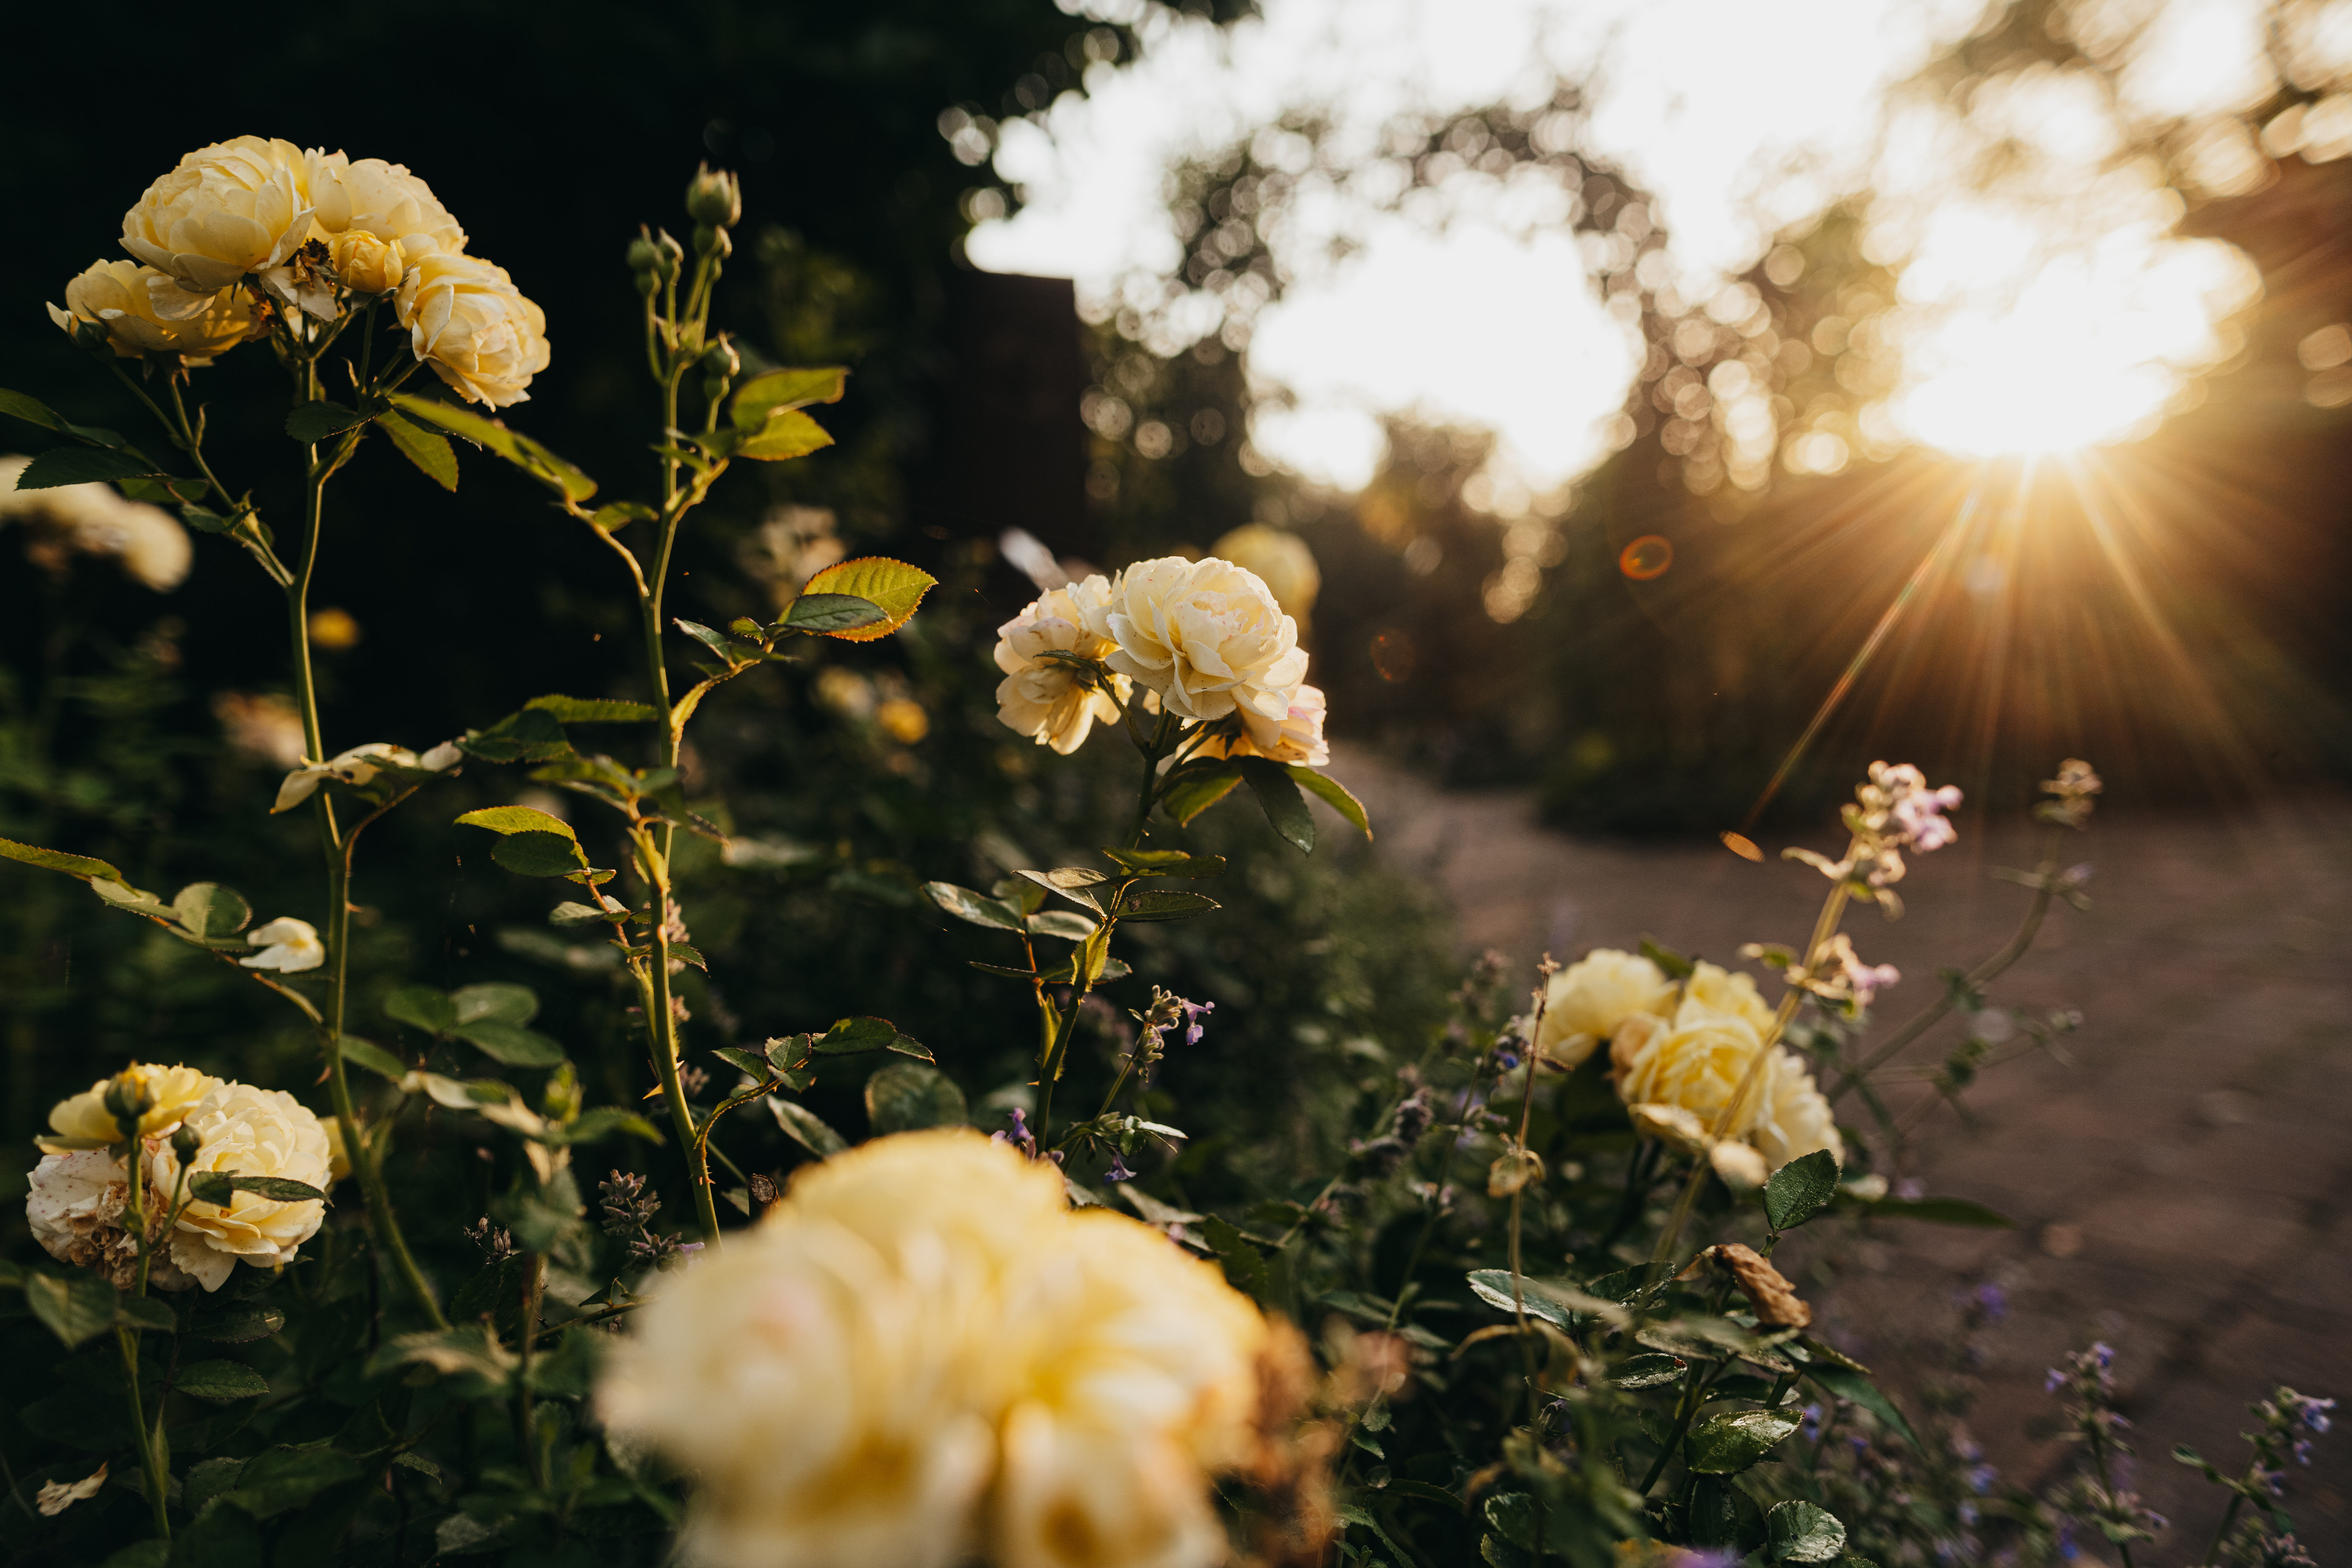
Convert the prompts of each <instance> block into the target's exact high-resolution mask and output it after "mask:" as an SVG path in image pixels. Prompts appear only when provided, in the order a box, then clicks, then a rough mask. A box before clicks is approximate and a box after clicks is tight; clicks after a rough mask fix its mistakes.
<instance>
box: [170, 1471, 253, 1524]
mask: <svg viewBox="0 0 2352 1568" xmlns="http://www.w3.org/2000/svg"><path fill="white" fill-rule="evenodd" d="M244 1468H245V1461H244V1460H243V1459H206V1460H204V1461H203V1462H202V1463H200V1464H198V1465H197V1466H195V1468H193V1469H191V1470H190V1471H189V1472H188V1478H187V1479H186V1481H185V1482H184V1483H183V1484H182V1487H181V1491H180V1501H181V1502H182V1504H184V1506H185V1507H186V1509H187V1510H188V1511H189V1512H190V1513H191V1514H198V1513H202V1512H204V1511H205V1504H206V1503H208V1502H210V1501H212V1500H213V1499H215V1498H216V1497H218V1496H220V1495H221V1493H223V1492H225V1491H227V1490H228V1489H230V1488H232V1487H234V1486H236V1478H237V1475H238V1472H240V1471H242V1470H243V1469H244Z"/></svg>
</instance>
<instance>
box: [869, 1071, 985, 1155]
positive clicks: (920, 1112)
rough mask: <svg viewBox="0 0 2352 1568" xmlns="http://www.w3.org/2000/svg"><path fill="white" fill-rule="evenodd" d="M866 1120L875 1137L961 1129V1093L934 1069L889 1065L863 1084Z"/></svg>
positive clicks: (963, 1114) (964, 1117) (965, 1117)
mask: <svg viewBox="0 0 2352 1568" xmlns="http://www.w3.org/2000/svg"><path fill="white" fill-rule="evenodd" d="M866 1121H868V1122H870V1123H871V1124H872V1126H873V1128H874V1132H875V1135H876V1136H877V1137H879V1136H881V1135H883V1134H885V1133H890V1132H910V1131H914V1130H915V1129H917V1128H919V1127H961V1126H963V1125H964V1124H965V1123H966V1122H968V1121H971V1117H970V1115H969V1114H968V1113H967V1112H966V1111H965V1109H964V1100H963V1090H961V1089H958V1088H957V1087H956V1086H955V1080H954V1079H950V1078H949V1077H948V1076H947V1075H946V1074H945V1073H943V1072H940V1070H939V1069H937V1068H927V1067H920V1066H918V1065H917V1064H916V1063H913V1062H892V1063H891V1064H890V1065H889V1066H888V1067H886V1068H883V1069H882V1070H881V1071H880V1072H877V1073H876V1074H875V1075H874V1076H873V1077H872V1078H870V1079H866Z"/></svg>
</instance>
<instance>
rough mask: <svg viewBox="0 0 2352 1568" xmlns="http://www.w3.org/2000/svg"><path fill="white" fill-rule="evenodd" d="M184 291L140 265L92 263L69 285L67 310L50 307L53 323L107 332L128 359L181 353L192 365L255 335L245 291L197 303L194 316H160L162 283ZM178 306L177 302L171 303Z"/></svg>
mask: <svg viewBox="0 0 2352 1568" xmlns="http://www.w3.org/2000/svg"><path fill="white" fill-rule="evenodd" d="M159 284H160V285H161V286H162V287H163V288H164V289H168V290H170V293H169V294H167V295H166V298H167V299H172V296H173V295H176V294H177V293H178V292H179V291H180V290H179V289H178V285H177V284H175V283H173V280H172V279H171V278H170V277H169V276H167V275H166V274H164V273H162V272H158V271H156V270H155V269H154V268H152V267H142V266H140V265H139V264H138V263H137V262H135V261H93V262H91V263H90V264H89V267H88V268H84V269H83V271H82V272H81V273H80V274H79V276H77V277H76V278H75V279H73V280H72V281H71V282H69V283H68V284H67V285H66V302H65V308H64V309H63V310H59V309H58V307H57V306H55V305H51V306H50V307H49V320H51V321H55V322H56V323H57V324H58V326H60V327H62V328H64V329H65V330H66V331H68V332H70V331H73V330H74V326H75V324H76V323H77V322H79V321H96V322H98V323H99V324H100V325H101V326H103V327H104V328H105V329H106V335H107V338H108V340H109V346H110V347H111V348H112V349H113V350H114V352H115V353H116V354H117V355H118V356H119V357H121V358H123V359H137V358H139V357H140V356H141V355H142V354H182V355H184V356H185V357H186V359H187V362H188V363H190V364H192V365H204V364H210V363H212V362H213V361H214V359H215V357H217V356H219V355H221V354H224V353H227V352H228V351H229V350H231V349H233V348H235V347H236V345H237V344H239V343H241V342H245V341H246V339H247V338H249V337H251V336H252V335H253V305H252V302H251V301H249V300H247V299H246V297H245V292H244V290H243V289H235V288H229V289H221V290H220V291H219V292H218V293H215V294H213V295H211V296H209V297H205V296H200V295H190V296H189V298H190V299H193V300H197V301H198V304H197V308H196V310H194V313H192V314H189V315H186V316H182V317H176V318H166V317H164V316H163V315H160V314H158V313H157V310H156V305H155V290H156V288H157V287H158V285H159ZM172 302H173V305H174V306H175V307H176V305H177V303H178V301H177V300H176V299H172Z"/></svg>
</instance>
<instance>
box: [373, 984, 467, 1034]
mask: <svg viewBox="0 0 2352 1568" xmlns="http://www.w3.org/2000/svg"><path fill="white" fill-rule="evenodd" d="M383 1016H385V1017H387V1018H390V1019H392V1020H393V1021H394V1022H395V1023H401V1024H407V1025H410V1026H413V1027H415V1028H419V1029H422V1030H424V1031H425V1033H426V1034H428V1035H445V1034H447V1033H448V1032H449V1029H450V1027H451V1026H454V1025H455V1024H456V1023H457V1004H456V1003H454V1002H452V1001H450V1000H449V998H448V997H446V996H445V995H443V994H441V993H440V992H438V991H436V990H435V989H433V987H431V986H430V985H404V986H402V987H401V988H400V989H399V990H397V991H395V992H394V993H393V994H391V995H389V996H387V997H385V998H384V999H383Z"/></svg>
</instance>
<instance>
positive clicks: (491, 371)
mask: <svg viewBox="0 0 2352 1568" xmlns="http://www.w3.org/2000/svg"><path fill="white" fill-rule="evenodd" d="M394 309H395V310H397V311H398V312H399V316H400V324H401V325H402V326H404V327H405V328H407V329H408V333H409V342H410V347H411V348H412V349H413V350H414V351H415V354H416V357H417V358H418V359H420V360H422V361H424V362H425V363H427V364H429V365H431V366H432V367H433V372H434V374H436V375H438V376H439V377H440V378H441V379H442V380H443V381H446V382H447V383H448V384H450V386H451V387H453V388H454V389H456V391H457V395H458V396H460V397H462V398H464V399H465V400H466V401H467V402H468V403H486V404H488V405H489V406H491V407H492V408H505V407H507V406H509V405H512V404H517V403H521V402H524V401H525V400H527V399H528V398H529V397H530V392H529V391H528V390H526V389H527V388H528V387H529V386H530V378H531V377H532V376H534V375H536V374H539V373H540V372H541V371H542V370H545V369H546V368H547V364H548V357H549V351H548V346H547V313H546V312H545V311H543V310H541V309H540V308H539V307H538V306H537V305H535V304H533V303H531V301H530V300H527V299H525V298H523V295H522V291H521V290H520V289H517V288H516V287H515V286H514V279H511V278H509V277H508V276H507V273H506V268H503V267H494V266H492V265H491V264H490V263H488V262H487V261H484V260H483V259H481V258H479V257H474V256H458V255H451V254H445V253H437V252H436V253H430V254H427V255H425V256H421V257H414V258H410V265H409V267H408V268H407V272H406V274H405V275H404V277H403V278H402V279H401V280H400V290H399V292H398V293H397V294H396V295H394Z"/></svg>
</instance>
